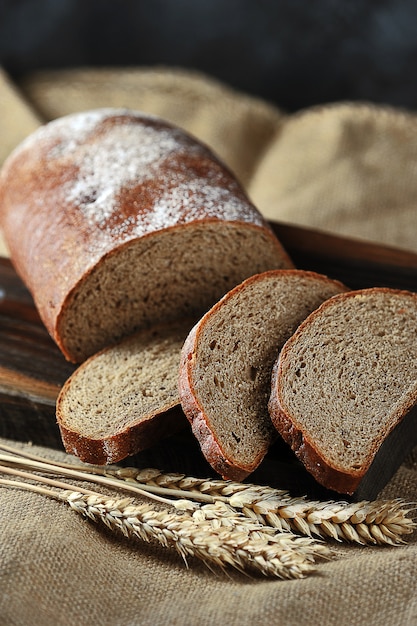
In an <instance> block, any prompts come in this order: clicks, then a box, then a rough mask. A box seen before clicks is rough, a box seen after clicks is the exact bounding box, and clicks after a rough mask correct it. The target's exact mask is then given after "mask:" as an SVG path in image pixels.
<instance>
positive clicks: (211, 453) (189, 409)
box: [179, 269, 348, 481]
mask: <svg viewBox="0 0 417 626" xmlns="http://www.w3.org/2000/svg"><path fill="white" fill-rule="evenodd" d="M282 271H283V272H285V274H286V275H291V274H294V275H297V276H300V275H303V276H314V277H317V276H320V278H321V279H322V280H328V281H329V283H332V284H334V285H338V286H339V287H340V289H341V290H342V291H347V290H348V288H347V287H346V286H345V285H343V284H342V283H341V282H339V281H335V280H332V279H330V278H327V277H325V276H323V275H319V274H317V273H316V272H311V271H308V270H296V269H287V270H282ZM274 274H276V270H270V271H266V272H263V273H262V276H263V277H268V276H273V275H274ZM258 279H259V275H255V276H251V277H250V278H247V279H246V280H245V281H243V282H242V283H241V284H239V285H237V286H236V287H234V289H232V290H231V291H229V293H227V294H226V295H225V296H224V297H223V298H222V299H221V300H219V302H217V303H216V304H215V305H214V306H213V307H212V308H211V309H210V311H208V312H207V313H206V314H205V315H204V317H203V318H202V319H201V320H200V322H198V323H197V324H196V325H195V326H194V327H193V329H192V330H191V332H190V333H189V335H188V337H187V339H186V340H185V343H184V346H183V349H182V353H181V361H180V374H179V393H180V398H181V405H182V408H183V410H184V413H185V415H186V416H187V418H188V420H189V421H190V424H191V428H192V431H193V433H194V435H195V437H196V438H197V440H198V442H199V444H200V447H201V449H202V452H203V454H204V456H205V458H206V459H207V461H208V462H209V463H210V465H211V466H212V467H213V469H215V471H216V472H218V473H219V474H220V475H221V476H222V477H223V478H226V479H229V480H238V481H240V480H243V479H244V478H246V477H247V476H248V475H249V474H251V473H252V472H253V471H254V470H255V469H256V468H257V467H258V466H259V464H260V463H261V461H262V460H263V458H264V457H265V455H266V453H267V452H268V449H269V446H265V449H264V450H262V451H260V452H259V454H258V456H257V458H256V459H254V460H253V463H252V464H251V465H247V466H242V465H238V464H237V463H236V462H235V461H234V460H233V459H229V458H227V457H226V455H225V453H224V451H223V450H222V447H221V445H220V443H219V441H218V439H217V437H216V434H215V432H213V431H212V430H211V428H210V426H209V420H208V417H207V416H206V415H205V412H204V410H203V408H202V407H201V406H200V404H199V402H198V399H197V397H198V394H197V393H196V390H195V386H194V383H193V367H194V362H195V358H196V357H195V354H196V347H197V345H198V343H199V338H200V333H201V332H202V329H203V324H204V323H205V322H206V321H207V320H208V319H209V318H210V317H212V316H213V315H215V314H216V312H217V310H218V309H219V308H220V307H222V304H223V301H224V300H225V299H229V298H233V297H234V296H235V295H236V294H238V293H239V292H240V291H242V290H243V289H245V288H246V287H247V286H248V285H250V284H251V283H253V282H255V281H257V280H258ZM276 436H277V434H274V432H273V430H272V429H271V440H270V444H272V443H273V441H274V439H275V438H276Z"/></svg>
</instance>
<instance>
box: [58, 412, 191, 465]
mask: <svg viewBox="0 0 417 626" xmlns="http://www.w3.org/2000/svg"><path fill="white" fill-rule="evenodd" d="M57 411H59V409H57ZM186 424H187V420H186V419H185V416H184V414H183V413H182V411H181V408H180V406H179V405H178V404H175V405H173V406H165V407H161V412H160V413H154V414H151V415H149V416H148V418H147V419H146V420H142V421H141V422H139V423H137V424H132V425H130V426H129V427H127V428H126V429H125V430H123V431H121V432H118V433H115V434H114V435H111V436H108V437H103V438H102V439H94V438H92V437H86V436H85V435H81V434H80V433H78V432H76V431H74V430H69V429H68V428H66V427H65V426H64V425H63V424H62V423H59V430H60V433H61V438H62V442H63V444H64V447H65V450H66V452H67V453H68V454H73V455H75V456H77V457H78V458H79V459H81V461H84V463H93V464H94V465H107V464H111V463H118V462H119V461H121V460H123V459H125V458H126V457H128V456H131V455H132V454H136V453H138V452H141V451H142V450H147V449H148V448H150V447H152V446H153V445H155V444H157V443H159V442H160V441H161V439H163V438H165V437H169V436H170V435H173V434H175V433H177V432H179V431H180V430H181V429H183V428H184V427H185V426H186Z"/></svg>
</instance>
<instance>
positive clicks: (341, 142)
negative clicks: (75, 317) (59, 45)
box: [0, 68, 417, 250]
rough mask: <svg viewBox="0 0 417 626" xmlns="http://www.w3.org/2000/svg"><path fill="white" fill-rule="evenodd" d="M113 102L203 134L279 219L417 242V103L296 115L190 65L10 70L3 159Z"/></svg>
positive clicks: (2, 104)
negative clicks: (415, 108) (73, 117)
mask: <svg viewBox="0 0 417 626" xmlns="http://www.w3.org/2000/svg"><path fill="white" fill-rule="evenodd" d="M103 106H111V107H129V108H134V109H139V110H143V111H146V112H149V113H153V114H156V115H160V116H162V117H164V118H166V119H168V120H170V121H171V122H174V123H175V124H178V125H179V126H181V127H183V128H185V129H186V130H188V131H190V132H191V133H193V134H194V135H196V136H197V137H198V138H200V139H202V140H203V141H204V142H206V143H207V144H209V145H210V146H211V147H212V148H213V149H214V150H215V152H217V154H218V155H219V156H220V157H221V158H222V159H223V160H224V161H225V162H226V163H227V164H228V165H229V166H230V167H231V169H232V170H233V171H234V172H235V174H236V175H237V176H238V178H239V179H240V180H241V181H242V183H243V184H244V186H245V187H246V189H247V191H248V193H249V195H250V196H251V198H252V200H253V201H254V203H255V204H256V205H257V206H258V208H259V209H260V210H261V212H262V213H263V214H264V215H265V216H266V217H267V218H269V219H273V220H277V221H283V222H288V223H295V224H300V225H303V226H308V227H311V228H317V229H320V230H324V231H330V232H332V233H337V234H341V235H345V236H351V237H355V238H360V239H365V240H370V241H376V242H379V243H384V244H388V245H392V246H398V247H401V248H405V249H409V250H417V238H416V236H415V229H416V228H417V220H416V217H415V207H416V206H417V185H416V184H415V169H416V163H417V116H416V115H415V114H414V113H411V112H404V111H400V110H395V109H392V108H388V107H381V106H374V105H370V104H369V105H368V104H355V103H339V104H332V105H328V106H323V107H317V108H313V109H307V110H305V111H302V112H299V113H297V114H295V115H286V114H284V112H282V111H280V110H279V109H277V108H276V107H275V106H273V105H271V104H268V103H266V102H264V101H262V100H260V99H257V98H254V97H250V96H247V95H245V94H241V93H238V92H236V91H234V90H232V89H230V88H229V87H227V86H225V85H223V84H221V83H219V82H217V81H215V80H213V79H211V78H208V77H206V76H204V75H201V74H199V73H197V72H191V71H185V70H181V69H177V70H173V69H170V70H168V69H164V68H157V69H150V68H140V69H120V70H116V69H101V70H97V69H74V70H65V71H49V72H40V73H37V74H33V75H31V76H28V77H27V78H26V79H24V80H22V81H21V83H20V84H19V86H18V87H15V86H13V85H12V84H11V82H10V80H9V79H8V78H7V77H6V76H5V74H4V73H3V74H0V126H1V132H2V134H1V136H2V142H1V147H0V160H2V159H4V158H5V156H6V155H7V153H8V151H10V149H11V148H12V147H13V146H14V145H16V144H17V143H18V142H19V141H20V140H21V139H22V138H23V137H24V136H25V134H27V133H28V132H30V131H31V130H33V129H34V128H35V127H36V125H37V124H38V123H39V122H40V121H41V120H42V121H48V120H51V119H54V118H56V117H59V116H61V115H66V114H68V113H72V112H74V111H80V110H85V109H91V108H97V107H103ZM3 125H4V128H3Z"/></svg>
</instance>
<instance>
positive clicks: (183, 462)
mask: <svg viewBox="0 0 417 626" xmlns="http://www.w3.org/2000/svg"><path fill="white" fill-rule="evenodd" d="M272 227H273V229H274V230H275V232H276V233H277V235H278V237H279V238H280V240H281V241H282V243H283V244H284V246H285V247H286V249H287V250H288V252H289V254H290V255H291V257H292V259H293V260H294V262H295V264H296V266H297V267H299V268H302V269H308V270H314V271H317V272H321V273H324V274H327V275H328V276H330V277H331V278H337V279H339V280H341V281H342V282H344V283H345V284H346V285H348V286H349V287H351V288H352V289H357V288H362V287H371V286H388V287H394V288H400V289H409V290H411V291H417V254H414V253H411V252H407V251H402V250H397V249H395V248H388V247H385V246H379V245H375V244H370V243H366V242H361V241H354V240H350V239H345V238H342V237H336V236H332V235H328V234H325V233H320V232H316V231H312V230H310V229H305V228H300V227H296V226H289V225H284V224H275V223H274V224H272ZM74 369H75V367H74V365H72V364H70V363H68V362H67V361H65V359H64V357H63V356H62V354H61V352H60V351H59V350H58V348H57V347H56V345H55V344H54V342H53V341H52V340H51V338H50V337H49V335H48V333H47V331H46V329H45V328H44V326H43V324H42V322H41V321H40V319H39V316H38V314H37V312H36V309H35V306H34V304H33V300H32V298H31V296H30V294H29V292H28V291H27V290H26V288H25V287H24V286H23V284H22V282H21V281H20V279H19V278H18V276H17V275H16V273H15V271H14V269H13V267H12V265H11V263H10V261H9V260H8V259H6V258H0V437H5V438H7V439H13V440H17V441H32V442H33V443H34V444H39V445H45V446H49V447H55V448H62V444H61V439H60V435H59V430H58V427H57V424H56V421H55V399H56V396H57V394H58V392H59V389H60V387H61V385H62V384H63V383H64V381H65V380H66V379H67V378H68V376H69V375H70V374H71V372H72V371H73V370H74ZM277 446H278V449H275V450H273V451H272V452H271V454H270V455H269V456H268V458H267V459H266V461H265V462H264V463H263V464H262V467H261V468H260V470H258V472H257V474H256V475H255V476H253V478H254V480H255V479H256V480H258V481H260V482H264V481H265V479H267V480H268V482H271V481H270V477H271V475H274V476H277V482H278V483H279V485H280V486H281V487H282V488H292V489H293V491H294V490H295V491H302V492H306V491H308V490H309V489H310V490H311V489H313V490H314V489H315V486H314V484H313V483H312V482H311V479H310V478H309V477H308V476H306V473H305V472H304V470H303V468H301V467H300V466H299V465H298V464H297V463H295V461H294V458H293V457H292V456H291V455H290V454H289V453H288V451H287V449H286V448H283V447H282V445H281V446H280V444H277ZM129 462H130V463H133V462H134V463H135V464H136V465H139V466H142V467H144V466H149V465H153V466H158V467H159V468H160V469H166V470H168V471H180V472H185V473H188V474H190V475H192V474H194V475H211V474H212V470H211V468H210V467H209V466H208V465H207V464H206V462H205V460H204V459H203V458H202V456H201V453H200V451H199V449H198V446H196V444H195V442H194V440H193V438H192V436H191V435H190V433H189V432H184V433H182V434H181V435H179V436H177V437H174V438H170V439H169V440H167V441H166V442H162V443H161V446H158V447H157V448H155V449H153V450H150V451H148V452H146V453H142V454H141V455H140V458H135V459H134V460H132V459H130V460H129ZM271 464H272V465H273V467H272V469H271ZM288 469H290V471H287V470H288Z"/></svg>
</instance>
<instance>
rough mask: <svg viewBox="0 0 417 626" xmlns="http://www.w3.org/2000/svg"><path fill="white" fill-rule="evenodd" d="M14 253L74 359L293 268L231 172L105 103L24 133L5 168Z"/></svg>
mask: <svg viewBox="0 0 417 626" xmlns="http://www.w3.org/2000/svg"><path fill="white" fill-rule="evenodd" d="M0 225H1V227H2V229H3V232H4V235H5V238H6V241H7V244H8V247H9V249H10V255H11V259H12V261H13V263H14V265H15V267H16V269H17V271H18V273H19V274H20V276H21V278H22V279H23V280H24V282H25V283H26V285H27V286H28V288H29V289H30V291H31V293H32V295H33V298H34V301H35V304H36V306H37V308H38V310H39V313H40V315H41V317H42V320H43V322H44V324H45V326H46V327H47V329H48V330H49V332H50V334H51V336H52V337H53V338H54V339H55V341H56V343H57V344H58V346H59V347H60V348H61V350H62V352H63V353H64V355H65V356H66V358H67V359H69V360H71V361H73V362H82V361H84V360H85V359H86V358H87V357H89V356H90V355H92V354H94V353H96V352H98V351H99V350H101V349H102V348H104V347H106V346H107V345H109V344H111V343H114V342H115V341H117V340H119V339H120V338H121V337H123V336H125V335H128V334H129V333H131V332H133V331H134V330H135V329H138V328H142V327H146V326H149V325H150V324H153V323H157V322H164V321H169V320H174V319H179V318H181V317H183V316H187V317H188V316H192V315H194V314H195V315H201V314H202V313H203V312H204V311H206V310H207V308H209V306H211V305H213V304H214V303H215V302H216V301H217V300H218V299H219V298H220V297H221V296H222V295H223V294H224V293H226V292H227V291H228V290H229V289H231V288H232V287H233V286H235V285H236V284H238V283H239V282H240V281H242V280H243V279H244V278H246V277H248V276H250V275H252V274H254V273H257V272H260V271H264V270H266V269H271V268H281V267H292V263H291V261H290V259H289V258H288V256H287V254H286V253H285V251H284V250H283V248H282V246H281V245H280V243H279V242H278V240H277V239H276V237H275V235H274V234H273V233H272V230H271V229H270V228H269V226H268V225H267V223H266V222H265V220H264V219H263V218H262V216H261V215H260V213H259V212H258V211H257V210H256V208H255V207H254V206H253V205H252V204H251V202H250V201H249V200H248V198H247V196H246V195H245V193H244V191H243V190H242V188H241V186H240V185H239V183H238V182H237V180H236V179H235V178H234V176H233V175H232V174H231V172H230V171H228V169H227V168H226V167H225V166H224V165H223V164H222V163H221V162H220V161H219V160H218V159H217V158H216V157H215V156H214V155H213V154H212V153H211V151H210V150H209V149H208V148H207V147H205V146H204V145H202V144H201V143H200V142H198V141H197V140H196V139H194V138H192V137H191V136H189V135H187V134H186V133H185V132H183V131H182V130H180V129H179V128H175V127H173V126H171V125H170V124H168V123H167V122H165V121H163V120H161V119H159V118H155V117H151V116H147V115H144V114H141V113H139V112H133V111H128V110H119V109H100V110H94V111H88V112H82V113H77V114H73V115H69V116H66V117H63V118H61V119H58V120H55V121H53V122H51V123H49V124H47V125H45V126H43V127H42V128H40V129H39V130H37V131H36V132H35V133H33V134H32V135H31V136H30V137H28V138H27V139H26V140H25V141H24V142H23V143H22V144H21V145H20V146H19V147H18V148H17V149H16V150H15V151H14V152H13V153H12V154H11V156H10V157H9V159H8V160H7V162H6V163H5V165H4V167H3V170H2V172H1V175H0Z"/></svg>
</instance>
